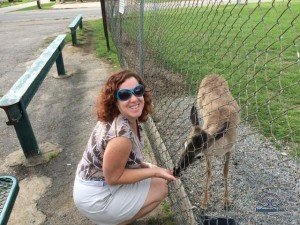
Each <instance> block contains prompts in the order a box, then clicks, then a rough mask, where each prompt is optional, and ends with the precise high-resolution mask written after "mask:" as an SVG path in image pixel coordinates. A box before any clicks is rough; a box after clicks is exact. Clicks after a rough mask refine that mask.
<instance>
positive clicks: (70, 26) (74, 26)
mask: <svg viewBox="0 0 300 225" xmlns="http://www.w3.org/2000/svg"><path fill="white" fill-rule="evenodd" d="M81 20H82V15H81V14H79V15H78V16H76V17H75V19H74V20H73V21H72V22H71V23H70V25H69V28H75V29H76V28H77V27H78V25H79V22H80V21H81Z"/></svg>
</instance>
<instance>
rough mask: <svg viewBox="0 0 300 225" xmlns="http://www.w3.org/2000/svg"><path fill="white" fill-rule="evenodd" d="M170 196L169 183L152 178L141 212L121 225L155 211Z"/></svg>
mask: <svg viewBox="0 0 300 225" xmlns="http://www.w3.org/2000/svg"><path fill="white" fill-rule="evenodd" d="M167 196H168V185H167V181H166V180H164V179H162V178H151V184H150V189H149V192H148V195H147V198H146V201H145V203H144V205H143V207H142V208H141V210H140V211H139V212H138V213H137V214H136V215H135V216H134V217H133V218H132V219H130V220H128V221H125V222H124V223H121V224H120V225H125V224H129V223H132V222H133V221H135V220H137V219H139V218H142V217H143V216H145V215H147V214H148V213H150V212H151V211H152V210H154V209H155V208H156V207H157V206H158V205H159V204H160V203H161V202H162V201H163V200H164V199H165V198H166V197H167Z"/></svg>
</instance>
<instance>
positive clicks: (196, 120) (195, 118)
mask: <svg viewBox="0 0 300 225" xmlns="http://www.w3.org/2000/svg"><path fill="white" fill-rule="evenodd" d="M190 120H191V123H192V125H193V126H198V125H199V118H198V112H197V108H196V107H195V106H194V105H193V107H192V109H191V115H190Z"/></svg>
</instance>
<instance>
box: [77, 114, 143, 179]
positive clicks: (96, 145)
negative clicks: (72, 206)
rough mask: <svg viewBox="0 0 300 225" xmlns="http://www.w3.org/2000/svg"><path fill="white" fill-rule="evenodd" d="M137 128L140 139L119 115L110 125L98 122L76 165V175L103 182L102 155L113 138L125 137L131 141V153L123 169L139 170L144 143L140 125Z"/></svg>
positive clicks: (127, 122)
mask: <svg viewBox="0 0 300 225" xmlns="http://www.w3.org/2000/svg"><path fill="white" fill-rule="evenodd" d="M138 128H139V133H140V139H139V138H138V137H137V136H136V135H135V134H134V133H133V130H132V129H131V127H130V125H129V121H128V120H127V119H126V118H125V117H124V116H122V115H121V114H120V115H119V116H118V117H117V118H115V119H114V121H113V122H112V123H108V122H100V121H98V122H97V124H96V126H95V128H94V130H93V132H92V134H91V136H90V139H89V141H88V144H87V147H86V149H85V151H84V153H83V156H82V159H81V160H80V162H79V164H78V167H77V175H78V176H79V177H80V178H81V179H83V180H95V181H100V180H102V181H104V180H105V178H104V176H103V170H102V164H103V155H104V152H105V149H106V146H107V143H108V142H109V141H110V140H111V139H113V138H115V137H125V138H128V139H130V140H131V141H132V149H131V153H130V155H129V158H128V161H127V163H126V166H125V167H126V168H139V167H140V165H141V163H142V162H143V156H142V150H143V148H144V142H143V137H142V127H141V126H140V124H138ZM140 140H141V141H140Z"/></svg>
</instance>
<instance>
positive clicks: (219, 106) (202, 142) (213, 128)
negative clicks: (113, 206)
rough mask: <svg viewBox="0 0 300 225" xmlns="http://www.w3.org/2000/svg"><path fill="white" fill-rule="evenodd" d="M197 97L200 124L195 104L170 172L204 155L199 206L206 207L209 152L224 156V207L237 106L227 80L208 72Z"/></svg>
mask: <svg viewBox="0 0 300 225" xmlns="http://www.w3.org/2000/svg"><path fill="white" fill-rule="evenodd" d="M197 100H198V101H197V102H198V107H199V109H200V113H201V116H202V119H203V124H202V125H200V123H199V119H198V115H197V110H196V107H194V106H193V107H192V110H191V116H190V119H191V122H192V131H191V133H190V137H189V139H188V141H187V144H186V148H185V151H184V152H183V153H182V154H181V157H180V159H179V161H178V163H177V166H176V167H175V168H174V175H176V176H179V175H180V173H181V170H184V169H185V168H186V167H187V166H188V165H189V164H191V163H193V162H194V161H196V159H197V158H201V156H202V155H204V156H205V160H206V187H205V193H204V199H203V202H202V208H206V207H207V204H208V201H209V183H210V180H211V174H212V173H211V156H224V159H225V162H224V168H223V174H224V189H225V190H224V207H226V208H228V207H229V195H228V184H227V178H228V172H229V160H230V155H231V152H232V151H233V149H234V144H235V141H236V139H237V125H238V123H239V120H240V116H239V111H240V108H239V106H238V104H237V102H236V101H235V100H234V98H233V97H232V95H231V93H230V90H229V87H228V83H227V81H226V80H225V79H224V78H223V77H222V76H220V75H208V76H206V77H205V78H204V79H203V80H202V82H201V85H200V87H199V91H198V99H197Z"/></svg>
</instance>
